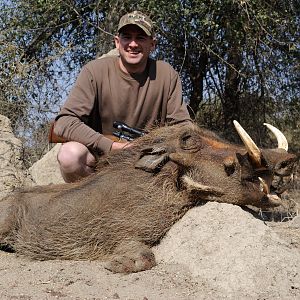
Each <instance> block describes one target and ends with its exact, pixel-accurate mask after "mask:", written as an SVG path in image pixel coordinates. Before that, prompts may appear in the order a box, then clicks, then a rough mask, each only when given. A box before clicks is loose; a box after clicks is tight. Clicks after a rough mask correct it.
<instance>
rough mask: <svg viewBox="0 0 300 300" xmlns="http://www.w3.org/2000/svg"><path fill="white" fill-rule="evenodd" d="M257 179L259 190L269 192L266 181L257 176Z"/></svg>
mask: <svg viewBox="0 0 300 300" xmlns="http://www.w3.org/2000/svg"><path fill="white" fill-rule="evenodd" d="M258 180H259V182H260V185H259V186H260V190H261V192H263V193H265V194H266V195H268V194H269V193H270V191H269V187H268V185H267V184H266V182H265V181H264V180H263V179H262V178H261V177H258Z"/></svg>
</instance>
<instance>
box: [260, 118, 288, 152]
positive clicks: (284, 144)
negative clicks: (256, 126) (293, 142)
mask: <svg viewBox="0 0 300 300" xmlns="http://www.w3.org/2000/svg"><path fill="white" fill-rule="evenodd" d="M264 125H265V126H267V128H268V129H270V130H271V131H272V132H273V134H274V135H275V137H276V139H277V143H278V148H280V149H284V150H285V151H288V149H289V144H288V141H287V139H286V137H285V136H284V134H283V133H282V132H281V131H280V130H279V129H278V128H276V127H274V126H273V125H271V124H268V123H264Z"/></svg>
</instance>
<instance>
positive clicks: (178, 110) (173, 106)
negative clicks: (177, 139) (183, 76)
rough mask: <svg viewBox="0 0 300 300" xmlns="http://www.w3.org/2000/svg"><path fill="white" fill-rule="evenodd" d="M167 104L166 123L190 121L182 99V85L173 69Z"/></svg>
mask: <svg viewBox="0 0 300 300" xmlns="http://www.w3.org/2000/svg"><path fill="white" fill-rule="evenodd" d="M172 71H173V74H172V75H171V84H170V90H169V99H168V104H167V116H166V119H167V123H169V124H175V123H180V122H184V121H191V118H190V115H189V112H188V110H187V106H186V103H185V102H184V101H183V99H182V86H181V80H180V77H179V75H178V73H177V72H176V71H175V70H174V69H173V70H172Z"/></svg>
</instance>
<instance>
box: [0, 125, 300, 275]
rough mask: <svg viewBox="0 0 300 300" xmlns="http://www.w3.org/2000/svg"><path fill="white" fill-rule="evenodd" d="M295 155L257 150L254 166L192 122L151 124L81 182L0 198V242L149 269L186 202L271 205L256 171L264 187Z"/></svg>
mask: <svg viewBox="0 0 300 300" xmlns="http://www.w3.org/2000/svg"><path fill="white" fill-rule="evenodd" d="M274 153H275V154H274ZM274 157H275V158H274ZM296 160H297V158H296V156H294V155H292V154H288V153H287V152H285V151H279V152H278V151H276V150H264V160H263V161H264V164H265V167H264V168H262V169H261V170H256V169H255V168H254V167H253V166H252V164H251V162H250V161H249V158H248V155H247V153H246V152H245V150H244V149H243V148H240V147H238V146H235V145H231V144H229V143H226V142H224V141H222V140H220V139H219V138H217V137H216V136H215V135H214V134H212V133H210V132H209V131H204V130H201V129H199V128H198V127H197V126H195V125H175V126H170V127H164V128H158V129H156V130H153V131H152V132H150V133H149V134H147V135H146V136H144V137H142V138H140V139H138V140H136V141H135V142H134V144H133V146H132V147H130V148H127V149H126V150H123V151H120V152H115V153H111V154H110V155H108V156H106V157H103V158H101V160H100V161H99V163H98V170H97V172H96V173H95V174H93V175H91V176H89V177H88V178H86V179H84V180H82V181H80V182H77V183H74V184H64V185H52V186H42V187H35V188H30V189H24V190H21V191H19V192H16V193H14V194H13V195H11V196H9V197H7V198H5V199H3V200H2V201H1V202H0V244H2V245H10V246H11V247H12V248H13V249H15V251H16V252H17V253H19V254H21V255H25V256H28V257H31V258H34V259H40V260H46V259H100V260H104V261H109V262H108V264H107V268H108V269H110V270H112V271H113V272H125V273H128V272H137V271H141V270H145V269H149V268H151V267H152V266H154V265H155V258H154V255H153V253H152V251H151V249H150V247H152V246H153V245H154V244H156V243H158V242H159V240H160V239H161V238H162V237H163V236H164V234H165V233H166V232H167V231H168V230H169V229H170V227H171V226H172V225H173V224H174V223H175V222H176V221H177V220H178V219H180V218H181V217H182V216H183V215H184V213H185V212H186V211H187V210H188V209H189V208H191V207H193V206H195V205H197V203H199V201H203V200H205V201H219V202H226V203H233V204H237V205H247V204H251V205H255V206H258V207H264V206H270V205H274V203H273V204H272V203H269V202H268V199H267V198H266V196H265V195H264V193H263V192H261V191H260V188H259V181H258V178H257V176H260V177H262V178H264V179H265V180H266V181H267V182H268V183H269V186H271V183H272V180H273V175H274V174H275V173H276V174H277V173H280V172H279V171H280V170H281V168H280V165H284V166H285V171H284V172H283V174H281V175H280V176H289V175H290V174H291V173H292V171H293V167H294V164H295V162H296ZM283 162H285V163H283ZM276 168H277V169H276ZM279 169H280V170H279ZM190 183H192V184H190ZM199 234H201V233H199Z"/></svg>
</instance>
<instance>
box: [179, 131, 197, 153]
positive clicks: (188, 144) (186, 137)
mask: <svg viewBox="0 0 300 300" xmlns="http://www.w3.org/2000/svg"><path fill="white" fill-rule="evenodd" d="M180 147H181V148H182V149H184V150H196V149H198V145H197V142H196V139H195V137H194V136H193V135H191V134H189V133H185V134H183V135H182V136H181V139H180Z"/></svg>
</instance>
